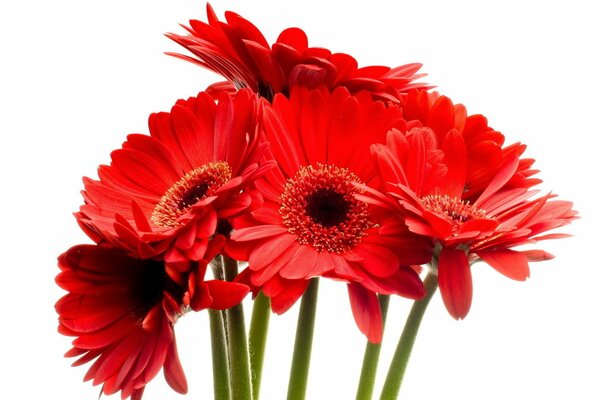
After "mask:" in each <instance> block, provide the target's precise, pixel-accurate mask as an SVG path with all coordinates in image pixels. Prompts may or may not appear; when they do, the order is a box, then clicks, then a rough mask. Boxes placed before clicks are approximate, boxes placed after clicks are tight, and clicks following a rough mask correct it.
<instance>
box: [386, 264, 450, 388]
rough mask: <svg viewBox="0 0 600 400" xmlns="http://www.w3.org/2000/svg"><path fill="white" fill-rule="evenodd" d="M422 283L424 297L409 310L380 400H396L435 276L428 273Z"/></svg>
mask: <svg viewBox="0 0 600 400" xmlns="http://www.w3.org/2000/svg"><path fill="white" fill-rule="evenodd" d="M423 283H424V285H425V297H423V298H422V299H421V300H418V301H415V302H414V303H413V306H412V308H411V309H410V313H409V314H408V317H407V319H406V323H405V325H404V329H403V330H402V335H401V336H400V340H399V341H398V346H397V347H396V352H395V353H394V357H393V358H392V362H391V364H390V367H389V370H388V373H387V377H386V379H385V383H384V384H383V389H382V390H381V397H380V400H396V399H397V398H398V393H399V392H400V386H401V385H402V380H403V378H404V373H405V372H406V367H407V366H408V360H409V358H410V353H411V352H412V348H413V346H414V344H415V339H416V337H417V333H418V332H419V326H420V325H421V321H422V320H423V315H425V310H427V306H428V305H429V301H430V300H431V298H432V297H433V295H434V294H435V292H436V289H437V287H438V277H437V274H436V273H433V272H429V273H428V274H427V276H426V277H425V280H424V282H423Z"/></svg>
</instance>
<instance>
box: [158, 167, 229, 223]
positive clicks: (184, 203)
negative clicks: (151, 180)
mask: <svg viewBox="0 0 600 400" xmlns="http://www.w3.org/2000/svg"><path fill="white" fill-rule="evenodd" d="M229 179H231V167H230V166H229V164H227V163H226V162H224V161H216V162H210V163H208V164H204V165H202V166H201V167H199V168H196V169H194V170H192V171H190V172H188V173H187V174H186V175H185V176H184V177H183V178H181V179H180V180H179V181H178V182H177V183H175V184H174V185H173V186H172V187H171V188H170V189H169V190H167V192H166V193H165V194H164V196H163V197H162V198H161V199H160V202H159V203H158V204H157V205H156V207H154V211H152V216H151V217H150V219H151V220H152V222H154V225H156V226H159V227H176V226H179V225H181V223H180V222H179V217H180V216H182V215H183V214H185V213H186V212H187V211H188V209H189V208H190V207H191V206H193V205H194V204H196V203H197V202H198V201H200V200H202V199H204V198H206V197H209V196H211V195H213V194H214V193H215V192H216V191H217V189H219V188H220V187H221V186H222V185H223V184H224V183H225V182H227V181H228V180H229Z"/></svg>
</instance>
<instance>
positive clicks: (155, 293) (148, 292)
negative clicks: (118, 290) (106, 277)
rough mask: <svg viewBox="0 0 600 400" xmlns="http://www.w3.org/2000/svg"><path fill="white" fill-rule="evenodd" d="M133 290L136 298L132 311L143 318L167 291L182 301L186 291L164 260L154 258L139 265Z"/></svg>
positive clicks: (179, 301)
mask: <svg viewBox="0 0 600 400" xmlns="http://www.w3.org/2000/svg"><path fill="white" fill-rule="evenodd" d="M131 291H132V297H133V299H135V306H134V310H133V312H132V313H133V314H134V315H136V316H137V317H139V318H141V319H143V318H144V317H145V316H146V314H147V313H148V311H150V309H151V308H152V307H154V306H155V305H156V304H158V303H159V302H160V301H162V299H163V297H164V295H165V293H168V294H169V295H170V296H171V297H172V298H173V299H174V300H175V301H177V302H178V303H181V302H182V301H183V296H184V292H185V291H184V288H183V287H181V286H180V285H179V284H177V283H176V282H175V281H173V280H172V279H171V278H170V277H169V275H168V274H167V272H166V270H165V264H164V262H160V261H154V260H144V261H143V262H142V265H140V266H139V269H138V273H137V274H136V275H135V276H134V281H133V286H132V288H131Z"/></svg>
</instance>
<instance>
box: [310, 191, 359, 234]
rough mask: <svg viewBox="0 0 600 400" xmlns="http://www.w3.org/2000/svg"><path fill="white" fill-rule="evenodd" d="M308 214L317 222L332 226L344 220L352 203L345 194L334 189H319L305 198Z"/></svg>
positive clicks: (328, 226)
mask: <svg viewBox="0 0 600 400" xmlns="http://www.w3.org/2000/svg"><path fill="white" fill-rule="evenodd" d="M305 200H306V214H307V215H308V216H309V217H311V218H312V219H313V221H315V222H316V223H317V224H320V225H322V226H325V227H327V228H330V227H332V226H335V225H339V224H340V223H342V222H344V221H345V220H346V219H347V217H348V211H349V210H350V204H349V203H348V202H347V201H346V199H345V198H344V195H342V194H340V193H338V192H336V191H334V190H332V189H323V188H322V189H317V190H315V191H314V192H313V193H311V194H309V195H308V196H306V198H305Z"/></svg>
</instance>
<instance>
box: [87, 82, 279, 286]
mask: <svg viewBox="0 0 600 400" xmlns="http://www.w3.org/2000/svg"><path fill="white" fill-rule="evenodd" d="M259 110H260V106H259V104H258V99H257V98H256V96H255V95H254V94H253V93H252V92H251V91H250V90H243V91H240V92H238V93H236V94H234V95H229V94H223V95H222V96H221V97H220V99H219V101H218V104H216V103H215V101H214V100H213V99H212V98H211V97H210V96H208V95H207V94H205V93H200V94H199V95H198V96H197V97H195V98H190V99H188V100H185V101H184V100H180V101H178V102H177V103H176V104H175V106H174V107H173V108H172V109H171V112H170V113H166V112H161V113H156V114H152V115H150V118H149V127H150V136H147V135H141V134H132V135H129V136H128V137H127V141H126V142H125V143H124V144H123V148H122V149H119V150H115V151H113V153H112V154H111V158H112V162H111V164H110V166H106V165H103V166H100V168H99V170H98V175H99V178H100V179H99V180H93V179H89V178H84V184H85V190H84V191H83V196H84V199H85V204H84V205H83V206H82V207H81V208H80V212H79V213H77V214H76V215H77V218H78V221H79V222H80V225H81V226H82V227H83V229H84V230H85V231H86V232H87V233H88V235H89V236H90V237H92V239H94V240H95V241H97V242H101V241H108V242H110V243H112V244H113V245H115V246H116V247H119V248H125V249H129V250H130V252H131V253H132V254H136V255H139V256H141V257H142V258H149V257H154V256H156V255H157V254H161V253H165V255H164V258H165V260H166V261H167V263H168V265H169V267H170V273H172V274H175V273H177V272H182V271H186V270H187V265H188V260H193V261H198V260H200V259H202V258H203V256H204V252H205V250H206V248H207V246H208V242H209V238H210V237H211V236H212V235H214V234H215V232H217V233H219V232H221V233H229V232H228V230H229V229H230V228H227V222H226V221H227V218H230V217H232V216H236V215H239V214H240V213H243V212H244V211H245V210H246V209H247V208H248V206H249V205H250V203H251V194H249V193H246V192H244V191H243V189H244V188H245V187H246V186H247V184H248V183H249V182H252V181H253V180H254V179H256V178H257V177H258V176H260V175H261V174H262V173H263V172H264V171H265V170H267V169H268V168H269V167H271V166H272V164H271V163H269V162H263V163H261V162H260V159H261V157H262V156H263V153H264V149H265V144H264V143H263V144H262V145H259V143H258V128H257V127H258V124H257V120H258V115H259ZM220 223H221V225H219V224H220ZM219 229H220V230H219Z"/></svg>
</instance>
